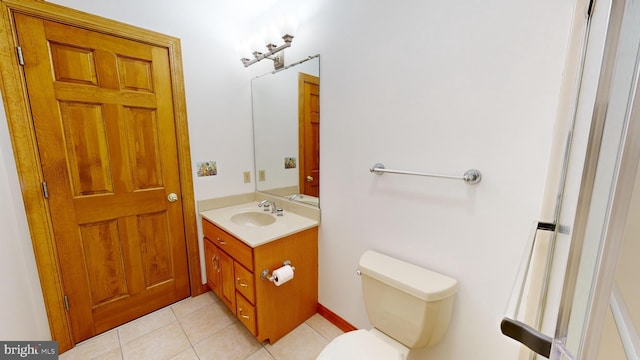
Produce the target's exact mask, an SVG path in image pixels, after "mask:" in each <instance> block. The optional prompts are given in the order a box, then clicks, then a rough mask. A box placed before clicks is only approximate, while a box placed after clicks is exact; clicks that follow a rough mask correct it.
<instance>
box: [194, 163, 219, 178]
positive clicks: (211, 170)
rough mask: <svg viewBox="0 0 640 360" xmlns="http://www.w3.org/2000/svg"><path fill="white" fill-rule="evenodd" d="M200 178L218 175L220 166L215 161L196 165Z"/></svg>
mask: <svg viewBox="0 0 640 360" xmlns="http://www.w3.org/2000/svg"><path fill="white" fill-rule="evenodd" d="M196 166H197V167H198V177H202V176H213V175H218V165H216V162H215V161H202V162H198V163H196Z"/></svg>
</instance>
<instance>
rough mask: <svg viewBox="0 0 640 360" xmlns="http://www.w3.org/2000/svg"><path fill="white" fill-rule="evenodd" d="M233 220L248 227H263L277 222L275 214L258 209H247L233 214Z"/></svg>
mask: <svg viewBox="0 0 640 360" xmlns="http://www.w3.org/2000/svg"><path fill="white" fill-rule="evenodd" d="M231 221H232V222H234V223H236V224H238V225H242V226H247V227H261V226H267V225H271V224H273V223H274V222H276V218H275V217H274V216H273V215H270V214H265V213H263V212H257V211H245V212H241V213H237V214H234V215H232V216H231Z"/></svg>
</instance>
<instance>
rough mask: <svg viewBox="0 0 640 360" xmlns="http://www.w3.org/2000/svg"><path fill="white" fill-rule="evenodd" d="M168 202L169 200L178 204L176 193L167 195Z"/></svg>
mask: <svg viewBox="0 0 640 360" xmlns="http://www.w3.org/2000/svg"><path fill="white" fill-rule="evenodd" d="M167 200H169V202H176V201H178V195H176V193H171V194H169V195H167Z"/></svg>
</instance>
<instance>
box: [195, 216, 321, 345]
mask: <svg viewBox="0 0 640 360" xmlns="http://www.w3.org/2000/svg"><path fill="white" fill-rule="evenodd" d="M285 216H286V215H285ZM202 228H203V233H204V251H205V257H206V261H207V263H206V274H207V284H208V285H209V287H210V288H211V290H212V291H213V292H214V293H215V294H216V295H217V296H218V297H219V298H220V299H221V300H222V302H223V303H224V304H225V305H226V306H227V307H228V308H229V310H231V312H232V313H233V314H235V315H236V317H237V318H238V319H239V320H240V322H242V324H244V326H246V328H247V329H249V331H250V332H251V333H252V334H253V335H254V336H255V337H256V338H257V339H258V340H260V341H267V340H268V341H269V342H271V343H274V342H276V341H277V340H278V339H280V338H281V337H282V336H284V335H285V334H287V333H288V332H290V331H291V330H293V329H295V328H296V327H297V326H298V325H300V324H302V323H303V322H304V321H305V320H307V319H308V318H309V317H311V316H312V315H313V314H315V313H316V309H317V304H318V228H317V226H316V227H313V228H311V229H307V230H303V231H300V232H298V233H295V234H292V235H289V236H286V237H283V238H280V239H276V240H273V241H270V242H268V243H266V244H262V245H260V246H257V247H255V248H252V247H250V246H248V245H247V244H245V243H244V242H242V241H241V240H240V239H237V238H235V237H234V236H233V235H231V234H229V233H227V232H226V231H224V230H223V229H221V228H219V227H218V226H216V225H215V224H213V223H211V222H209V221H208V220H206V219H203V220H202ZM285 260H289V261H290V262H291V265H292V266H293V267H295V271H294V277H293V279H291V280H290V281H288V282H286V283H284V284H282V285H280V286H276V285H275V284H274V283H272V282H270V281H269V280H266V279H262V276H261V274H262V272H263V270H267V271H268V273H269V275H270V274H271V272H272V271H273V270H275V269H277V268H279V267H281V266H282V265H283V262H284V261H285Z"/></svg>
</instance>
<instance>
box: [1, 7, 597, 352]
mask: <svg viewBox="0 0 640 360" xmlns="http://www.w3.org/2000/svg"><path fill="white" fill-rule="evenodd" d="M52 2H53V3H56V4H60V5H63V6H68V7H71V8H74V9H78V10H81V11H86V12H89V13H92V14H96V15H100V16H103V17H107V18H110V19H115V20H118V21H122V22H125V23H128V24H132V25H135V26H139V27H142V28H147V29H150V30H153V31H157V32H161V33H165V34H169V35H172V36H176V37H178V38H180V39H181V45H182V60H183V69H184V80H185V93H186V104H187V115H188V122H189V137H190V146H191V149H190V152H191V158H192V161H193V163H192V167H193V169H194V190H195V197H196V200H205V199H211V198H217V197H223V196H229V195H235V194H242V193H248V192H253V191H254V188H255V174H254V164H253V161H254V155H253V136H252V113H251V85H250V81H251V79H252V78H254V77H255V76H257V75H260V74H264V73H266V72H269V71H271V70H272V63H271V62H270V61H262V62H260V63H258V64H256V65H253V66H251V67H248V68H244V67H243V66H242V63H241V62H240V61H239V58H240V57H242V56H247V55H248V54H247V55H243V54H240V53H239V52H238V51H237V44H239V43H242V42H244V41H246V39H247V38H249V37H250V36H251V35H252V34H253V33H254V32H256V31H259V30H260V29H261V28H262V27H265V26H268V25H270V24H271V23H272V21H273V20H274V19H277V18H278V17H279V16H281V14H283V13H288V14H291V15H293V16H295V18H296V19H297V22H298V30H297V34H295V39H294V41H293V45H292V46H291V48H288V49H287V50H286V51H285V52H286V61H287V63H289V62H293V61H297V60H300V59H303V58H305V57H307V56H309V55H313V54H320V69H321V71H320V72H321V79H322V80H321V109H322V110H321V112H322V115H321V118H322V127H321V168H322V172H323V174H322V182H321V185H322V187H321V195H320V207H321V211H322V220H321V226H320V228H319V299H318V301H319V303H321V304H322V305H323V306H325V307H326V308H328V309H330V310H331V311H333V312H334V313H336V314H338V315H339V316H340V317H342V318H344V319H345V320H347V321H348V322H350V323H351V324H353V325H354V326H356V327H358V328H367V327H369V323H368V320H367V315H366V312H365V310H364V306H363V299H362V293H361V288H360V279H359V278H358V276H357V275H356V272H355V271H356V268H357V264H358V259H359V257H360V255H361V254H362V253H363V252H364V251H366V250H367V249H374V250H377V251H380V252H383V253H386V254H388V255H391V256H395V257H398V258H401V259H403V260H406V261H409V262H412V263H415V264H418V265H421V266H424V267H426V268H429V269H432V270H434V271H438V272H441V273H443V274H446V275H448V276H451V277H453V278H455V279H457V280H458V281H459V283H460V288H459V291H458V293H457V295H456V299H455V301H456V302H455V305H454V311H453V314H454V315H453V317H452V320H451V324H450V328H449V331H448V334H447V336H446V337H445V338H444V339H443V341H442V342H441V343H440V344H438V345H436V346H434V347H433V348H429V349H425V350H422V351H418V352H417V353H415V354H414V358H415V359H427V358H442V359H471V358H486V359H505V360H506V359H513V358H515V357H516V356H517V354H518V352H519V350H520V346H519V345H518V343H516V342H514V341H511V340H510V339H507V338H506V337H504V336H503V335H502V334H501V333H500V329H499V323H500V320H501V319H502V317H503V316H504V311H505V307H506V304H507V301H508V299H509V296H510V294H511V290H512V285H513V282H514V279H515V274H516V272H517V270H518V266H519V264H520V258H521V254H522V252H523V249H524V247H525V243H526V240H527V238H528V236H529V232H530V228H531V223H532V222H533V221H535V220H538V219H539V218H540V216H541V213H542V212H543V206H544V201H545V186H546V182H547V171H548V168H549V164H550V162H551V160H550V159H552V158H554V154H552V149H554V148H553V147H552V138H553V137H552V135H553V133H554V127H555V124H556V119H557V117H558V114H559V113H561V111H560V110H561V109H562V105H561V100H562V99H563V98H562V96H561V89H562V84H563V80H564V78H563V74H564V73H565V72H566V70H565V66H566V64H567V63H571V62H570V56H571V55H572V54H570V53H569V51H570V50H571V48H570V47H569V46H568V43H569V41H570V34H571V29H572V24H573V22H572V21H573V17H574V11H575V9H576V8H579V7H580V6H581V5H584V4H583V2H581V1H569V0H561V1H557V0H554V1H552V0H544V1H520V2H516V1H509V0H496V1H490V2H487V1H469V2H466V3H464V4H460V3H458V2H433V1H418V0H407V1H402V2H397V1H396V2H393V3H392V2H366V1H349V2H346V1H338V0H307V1H304V2H303V1H291V0H279V1H278V0H270V1H252V2H242V3H239V2H234V1H218V2H202V1H185V2H182V3H180V4H179V5H178V4H177V3H176V2H173V1H166V0H161V1H158V0H156V1H150V0H145V1H142V0H140V1H135V2H131V1H120V0H118V1H109V2H87V1H80V0H56V1H52ZM541 19H544V21H541ZM1 123H2V125H0V129H1V130H0V134H1V138H0V152H1V154H2V156H0V162H1V165H0V169H1V170H0V173H1V175H0V189H2V190H1V191H2V195H3V196H4V198H5V199H7V200H6V201H5V204H6V205H5V206H4V207H3V210H2V215H3V216H2V219H3V220H2V225H3V228H4V229H5V231H4V232H5V236H3V237H4V238H5V239H7V240H6V241H4V242H3V244H5V250H4V251H2V255H0V263H1V264H3V265H1V267H0V268H1V269H2V273H3V274H7V273H11V274H13V276H12V277H11V278H8V279H6V280H5V283H4V284H3V287H2V289H3V290H2V293H1V294H2V296H0V304H1V305H3V306H2V309H5V310H2V312H1V314H2V321H0V324H15V323H20V324H24V326H23V327H21V328H20V329H16V328H13V327H12V328H10V329H7V328H6V325H0V338H3V337H4V334H12V336H14V337H17V338H32V337H38V338H47V337H48V336H49V329H48V323H47V319H46V314H45V309H44V305H43V303H42V294H41V290H40V286H39V282H38V275H37V270H36V266H35V261H34V258H33V251H32V247H31V242H30V237H29V230H28V227H27V223H26V217H25V215H24V214H25V210H24V205H23V203H22V198H21V196H20V184H19V182H18V177H17V173H16V169H15V160H14V158H13V151H12V146H11V142H10V140H9V134H8V130H7V127H6V121H2V122H1ZM555 155H556V156H557V154H555ZM201 161H216V164H217V175H215V176H209V177H196V176H195V169H196V167H195V164H196V162H201ZM378 162H381V163H384V164H385V165H387V166H388V167H393V168H401V169H407V170H415V171H425V172H441V173H450V174H458V173H460V172H463V171H464V170H466V169H468V168H477V169H480V170H481V171H482V174H483V179H482V182H481V183H480V184H478V185H474V186H468V185H466V184H464V183H458V182H455V181H447V180H442V179H428V178H419V177H391V176H388V177H387V176H385V177H384V178H380V177H377V176H376V175H374V174H371V173H370V172H369V168H370V167H371V166H372V165H373V164H375V163H378ZM245 171H251V175H252V181H251V182H250V183H244V182H243V172H245ZM5 319H7V321H5Z"/></svg>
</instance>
